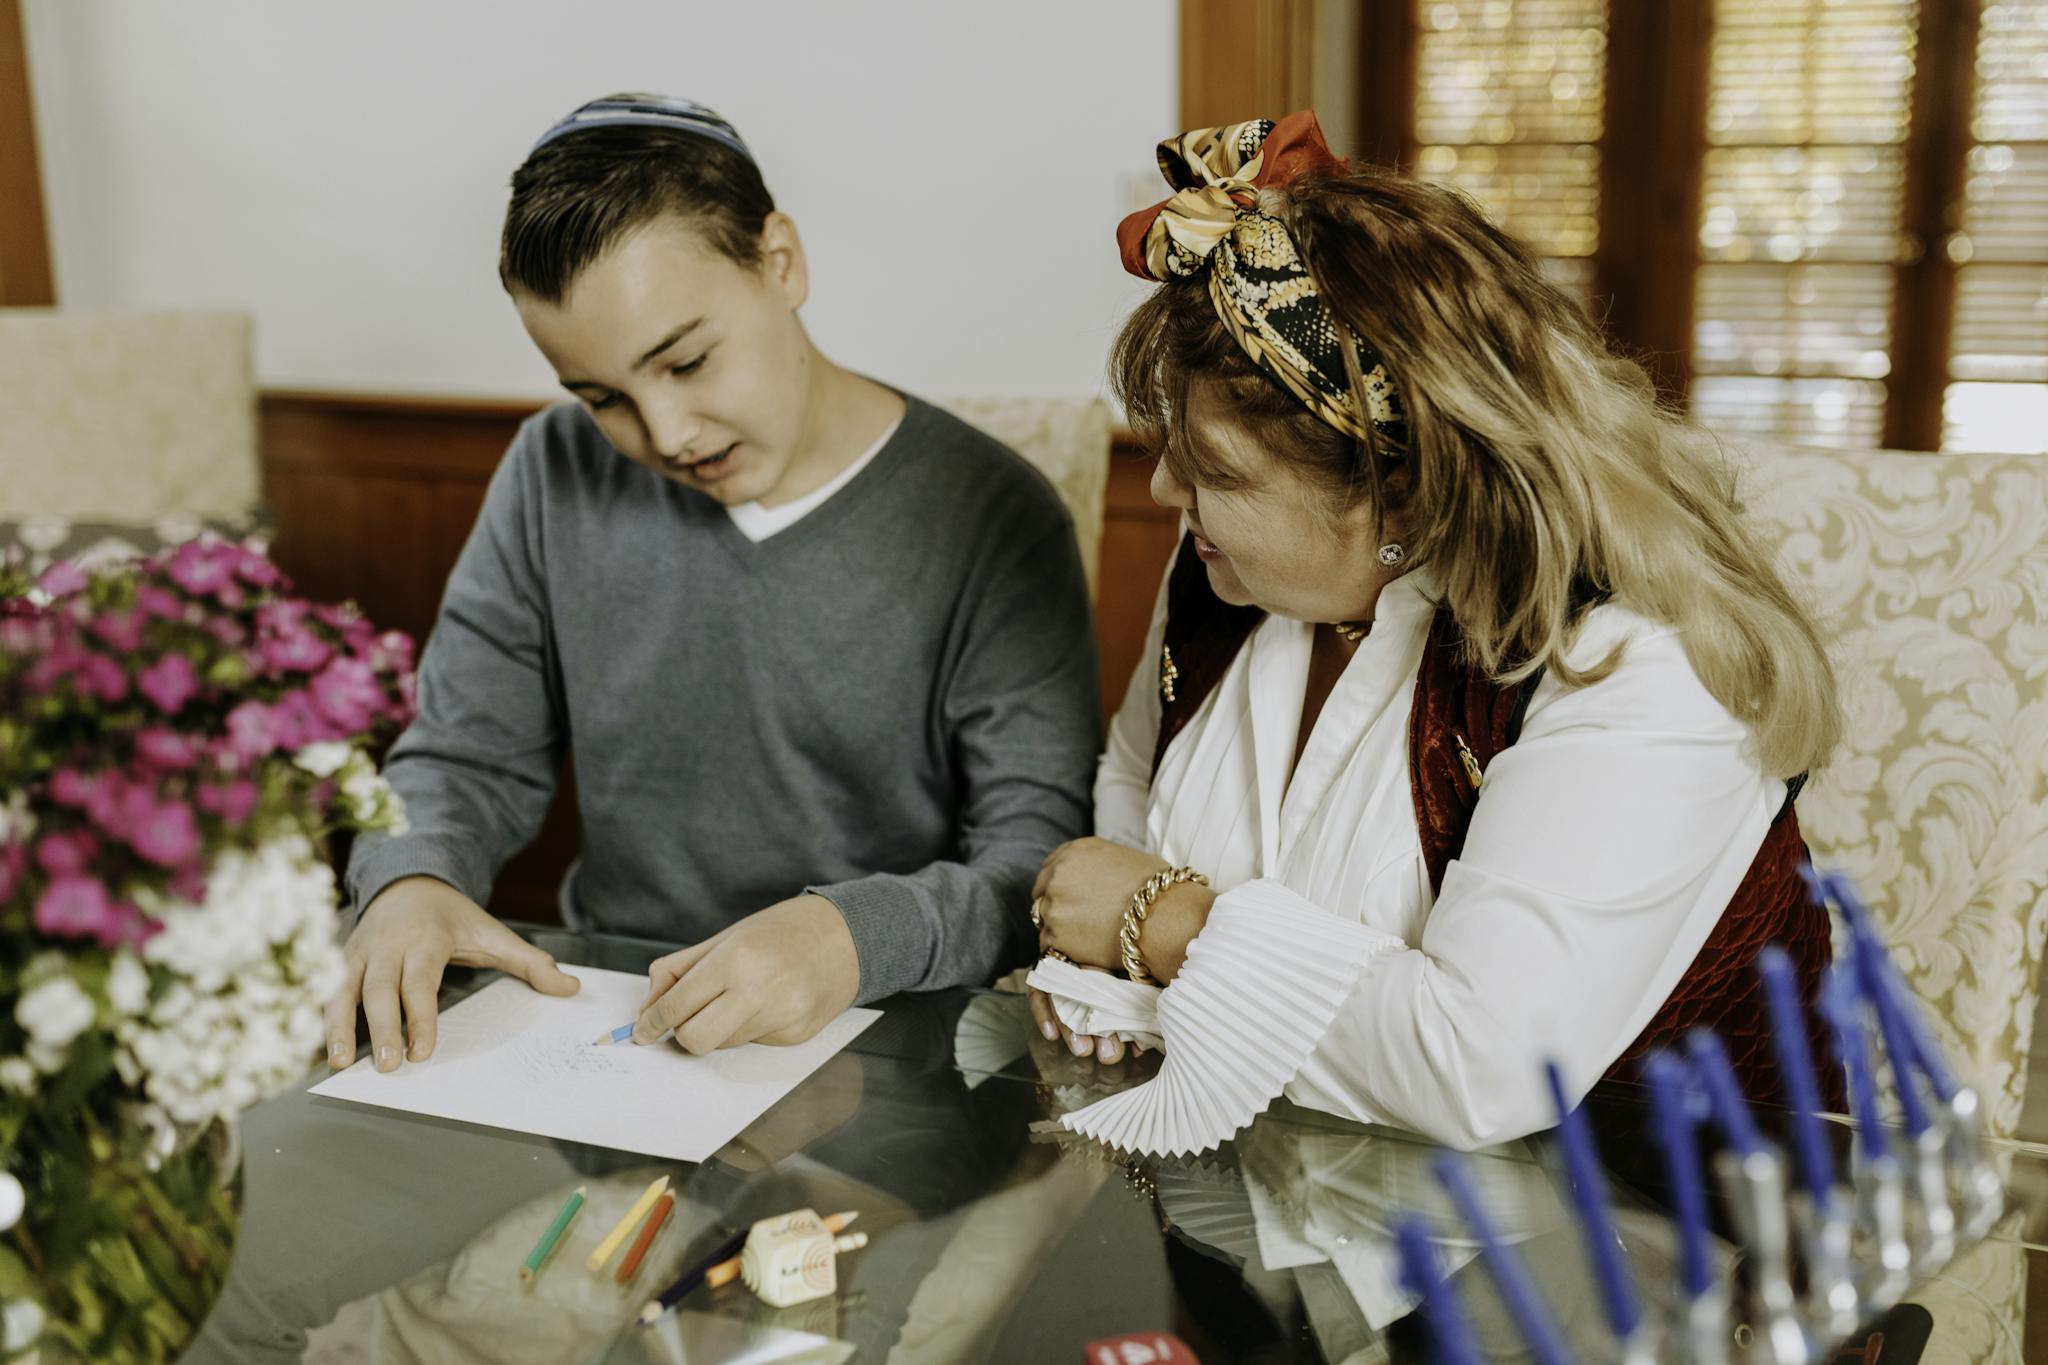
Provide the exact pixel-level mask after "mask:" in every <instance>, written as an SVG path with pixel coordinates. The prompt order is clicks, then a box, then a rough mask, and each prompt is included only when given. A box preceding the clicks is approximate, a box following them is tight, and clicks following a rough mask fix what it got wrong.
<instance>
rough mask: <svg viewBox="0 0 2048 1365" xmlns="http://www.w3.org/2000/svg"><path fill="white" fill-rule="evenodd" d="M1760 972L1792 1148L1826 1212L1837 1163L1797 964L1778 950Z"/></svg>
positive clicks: (1767, 953) (1768, 951)
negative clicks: (1823, 1119)
mask: <svg viewBox="0 0 2048 1365" xmlns="http://www.w3.org/2000/svg"><path fill="white" fill-rule="evenodd" d="M1756 970H1757V975H1758V976H1760V977H1762V978H1763V983H1764V1002H1765V1004H1767V1005H1768V1006H1769V1007H1770V1012H1771V1043H1772V1046H1773V1047H1774V1048H1775V1049H1776V1051H1777V1055H1778V1074H1779V1075H1781V1076H1782V1077H1784V1081H1785V1099H1786V1101H1787V1102H1788V1103H1789V1104H1790V1105H1791V1107H1792V1148H1793V1150H1794V1151H1795V1152H1797V1153H1798V1154H1799V1174H1800V1176H1801V1178H1802V1179H1803V1180H1804V1181H1805V1182H1806V1193H1807V1196H1808V1197H1809V1198H1811V1199H1812V1200H1813V1206H1814V1208H1815V1209H1816V1210H1821V1209H1825V1208H1827V1206H1828V1204H1829V1202H1830V1201H1831V1200H1833V1198H1834V1197H1835V1163H1834V1157H1833V1154H1832V1153H1830V1152H1829V1151H1828V1141H1827V1136H1826V1134H1825V1133H1823V1132H1822V1130H1821V1126H1820V1084H1819V1082H1818V1080H1817V1079H1816V1078H1815V1075H1814V1070H1813V1049H1812V1048H1811V1047H1809V1046H1808V1045H1807V1038H1806V1014H1805V1011H1803V1010H1802V1009H1800V1007H1799V987H1798V983H1797V981H1796V980H1795V979H1794V976H1793V970H1792V959H1791V958H1790V957H1788V956H1787V955H1786V953H1785V950H1784V949H1783V948H1780V947H1778V946H1776V945H1775V944H1773V945H1772V946H1770V947H1768V948H1765V949H1764V950H1763V952H1762V953H1760V954H1758V956H1757V961H1756Z"/></svg>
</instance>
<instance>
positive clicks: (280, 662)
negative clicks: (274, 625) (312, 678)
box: [256, 626, 334, 673]
mask: <svg viewBox="0 0 2048 1365" xmlns="http://www.w3.org/2000/svg"><path fill="white" fill-rule="evenodd" d="M256 653H257V656H258V657H259V658H261V659H262V660H263V663H264V666H265V667H266V668H269V669H270V670H272V671H273V672H277V673H285V672H291V673H312V672H315V671H317V670H318V669H319V668H320V666H321V665H322V664H325V663H326V662H327V661H328V660H329V659H331V658H333V657H334V651H333V649H331V648H329V647H328V645H327V644H326V642H324V641H323V640H321V639H320V638H319V637H318V636H317V635H315V634H313V632H312V631H310V630H306V629H304V628H302V627H298V626H294V627H291V628H290V629H289V630H286V631H284V632H281V633H279V634H277V635H274V636H272V637H270V638H269V639H266V640H264V641H263V642H262V643H261V644H259V645H257V646H256Z"/></svg>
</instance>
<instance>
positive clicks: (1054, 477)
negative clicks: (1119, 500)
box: [937, 398, 1110, 600]
mask: <svg viewBox="0 0 2048 1365" xmlns="http://www.w3.org/2000/svg"><path fill="white" fill-rule="evenodd" d="M937 401H938V405H939V406H940V407H942V408H944V409H946V411H948V412H950V413H952V414H953V415H954V416H956V417H958V418H960V419H961V420H962V421H964V422H966V423H968V424H969V425H970V426H975V427H979V428H980V429H981V430H983V431H985V432H987V433H988V434H989V435H991V436H993V437H995V438H996V439H997V440H998V441H1001V442H1002V443H1003V444H1004V445H1007V446H1009V447H1010V448H1011V449H1012V450H1014V451H1016V452H1017V453H1018V454H1019V455H1022V456H1023V457H1024V458H1025V459H1027V460H1029V461H1030V462H1031V463H1032V464H1034V465H1036V466H1037V467H1038V470H1039V472H1040V473H1042V474H1044V475H1045V477H1046V478H1047V479H1050V480H1051V481H1052V486H1053V487H1054V488H1056V489H1058V490H1059V495H1060V499H1061V501H1063V502H1065V503H1066V505H1067V511H1068V513H1069V514H1070V515H1071V516H1072V517H1073V518H1074V535H1075V537H1076V538H1077V539H1078V540H1079V541H1080V542H1081V566H1082V568H1084V569H1085V570H1086V571H1087V574H1088V596H1089V598H1090V599H1091V600H1092V599H1093V598H1094V596H1095V583H1096V572H1097V566H1098V564H1099V562H1100V559H1101V549H1102V499H1103V488H1104V486H1105V485H1106V484H1107V483H1108V481H1109V438H1110V417H1109V408H1108V406H1107V405H1106V404H1104V403H1103V402H1102V400H1101V399H1099V398H943V399H939V400H937Z"/></svg>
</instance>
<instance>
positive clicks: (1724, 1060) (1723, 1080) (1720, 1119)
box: [1685, 1028, 1764, 1157]
mask: <svg viewBox="0 0 2048 1365" xmlns="http://www.w3.org/2000/svg"><path fill="white" fill-rule="evenodd" d="M1685 1046H1686V1053H1687V1055H1688V1056H1689V1057H1690V1058H1691V1059H1692V1070H1693V1075H1694V1077H1696V1078H1697V1079H1698V1081H1699V1083H1700V1088H1701V1089H1702V1090H1704V1091H1706V1092H1707V1107H1708V1109H1709V1110H1710V1111H1711V1112H1712V1113H1713V1115H1714V1123H1715V1125H1716V1126H1717V1127H1719V1128H1720V1130H1721V1136H1722V1137H1723V1138H1725V1139H1727V1142H1728V1145H1729V1146H1730V1147H1732V1148H1734V1149H1735V1154H1736V1155H1737V1156H1745V1157H1746V1156H1754V1155H1755V1154H1756V1153H1758V1152H1761V1151H1763V1150H1764V1140H1763V1137H1762V1135H1761V1134H1759V1133H1758V1132H1757V1130H1756V1123H1755V1121H1754V1120H1753V1119H1751V1118H1750V1115H1749V1102H1748V1101H1747V1100H1745V1099H1743V1097H1742V1087H1741V1085H1740V1084H1738V1083H1737V1082H1736V1079H1735V1068H1734V1067H1733V1066H1732V1065H1731V1064H1730V1063H1729V1061H1728V1049H1727V1048H1725V1047H1723V1046H1722V1045H1721V1040H1720V1039H1719V1038H1717V1037H1715V1036H1714V1035H1713V1034H1712V1033H1709V1032H1708V1031H1707V1030H1706V1029H1702V1028H1696V1029H1694V1030H1693V1031H1692V1032H1691V1033H1690V1034H1688V1035H1687V1036H1686V1040H1685Z"/></svg>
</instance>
